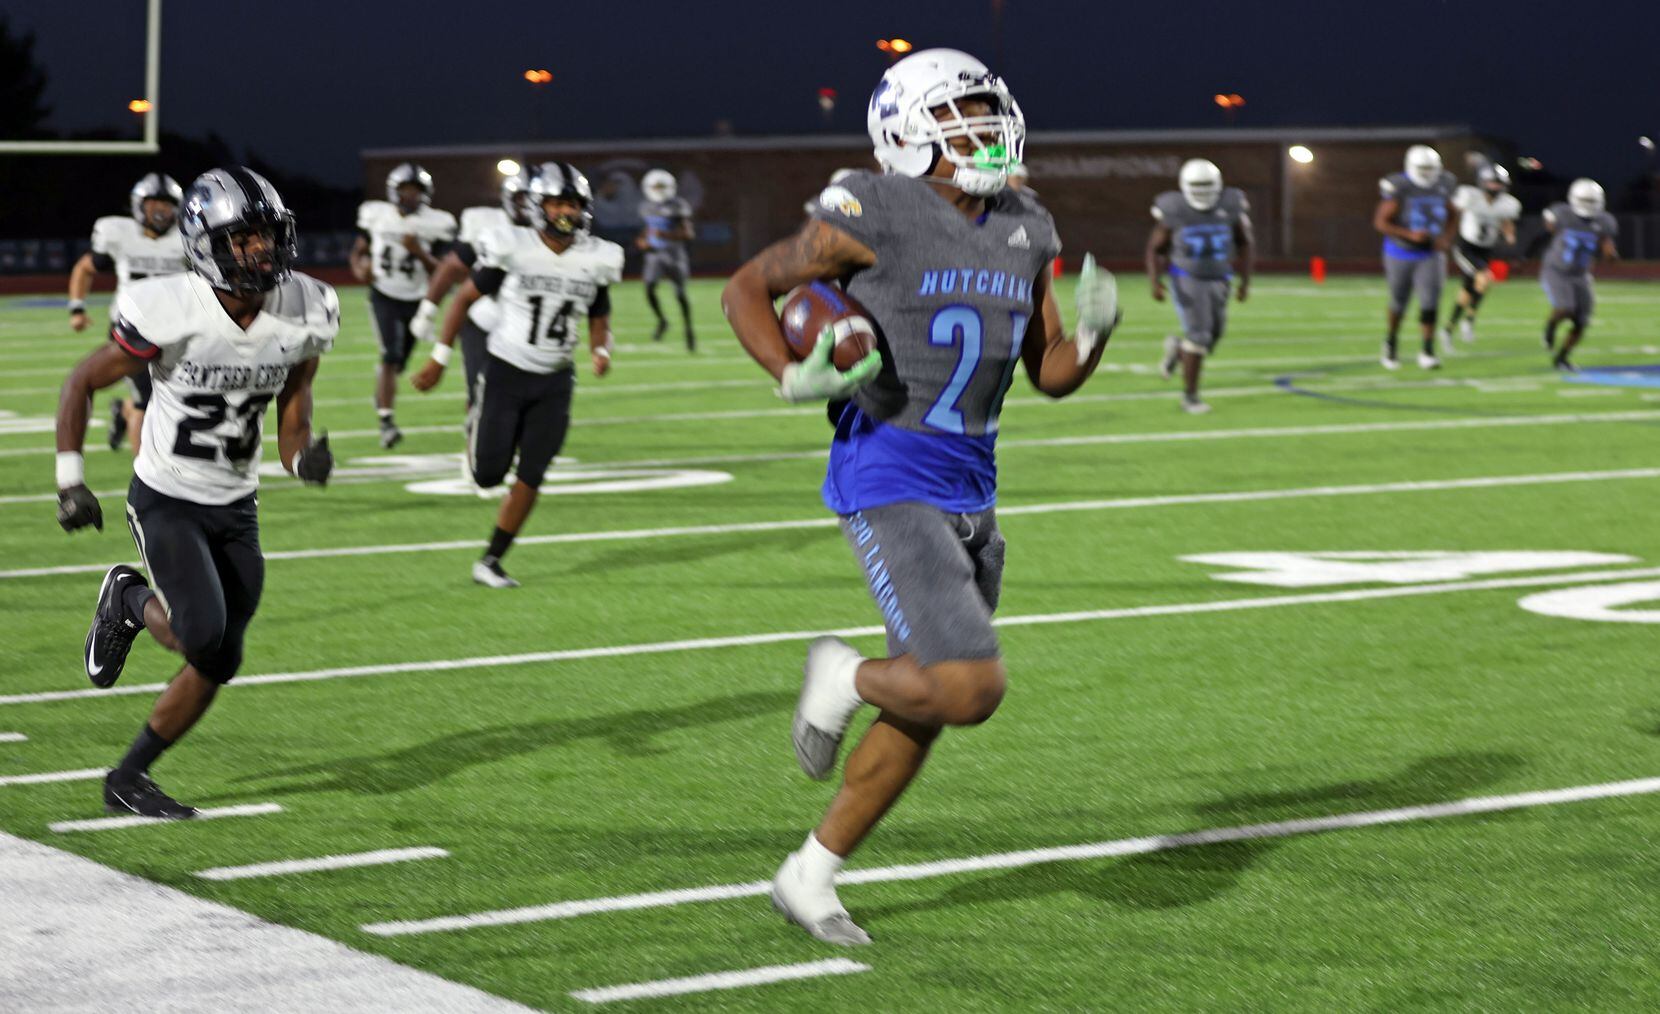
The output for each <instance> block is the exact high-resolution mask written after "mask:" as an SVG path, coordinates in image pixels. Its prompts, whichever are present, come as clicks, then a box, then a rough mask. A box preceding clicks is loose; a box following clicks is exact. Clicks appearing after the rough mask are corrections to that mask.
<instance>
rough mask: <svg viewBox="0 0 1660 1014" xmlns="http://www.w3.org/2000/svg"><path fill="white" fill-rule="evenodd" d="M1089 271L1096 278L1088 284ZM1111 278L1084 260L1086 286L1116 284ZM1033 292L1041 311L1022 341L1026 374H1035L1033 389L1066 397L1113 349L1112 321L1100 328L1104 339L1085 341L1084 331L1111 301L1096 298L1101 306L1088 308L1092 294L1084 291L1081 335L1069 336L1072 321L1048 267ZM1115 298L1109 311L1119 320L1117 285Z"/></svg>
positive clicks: (1088, 259) (1090, 260) (1081, 295)
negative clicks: (1064, 316) (1063, 316)
mask: <svg viewBox="0 0 1660 1014" xmlns="http://www.w3.org/2000/svg"><path fill="white" fill-rule="evenodd" d="M1086 275H1087V276H1089V278H1090V281H1088V282H1087V283H1086V281H1085V276H1086ZM1101 276H1105V278H1104V279H1103V278H1102V277H1101ZM1110 279H1111V275H1110V274H1108V273H1107V272H1105V271H1100V270H1099V269H1097V268H1096V267H1095V259H1094V258H1093V257H1086V258H1085V259H1084V270H1083V272H1080V274H1079V281H1078V285H1079V288H1080V290H1083V289H1086V288H1093V287H1097V286H1100V285H1102V284H1113V283H1111V282H1110ZM1033 295H1034V297H1035V298H1036V300H1037V304H1038V312H1037V314H1036V315H1035V316H1033V318H1032V320H1031V323H1029V324H1027V325H1026V336H1025V338H1024V339H1023V340H1022V341H1021V343H1020V360H1021V362H1022V363H1023V364H1024V365H1025V367H1026V376H1028V377H1030V378H1031V381H1032V386H1033V387H1036V388H1037V389H1038V390H1039V391H1042V392H1043V393H1044V394H1047V395H1048V396H1049V397H1051V398H1064V397H1066V396H1067V395H1069V394H1071V393H1072V392H1073V391H1076V390H1077V389H1078V388H1080V387H1082V386H1083V383H1084V381H1086V380H1088V379H1089V375H1090V374H1092V373H1094V372H1095V368H1096V367H1097V366H1099V365H1100V363H1101V354H1102V353H1103V352H1105V351H1106V350H1107V338H1108V337H1109V336H1110V335H1111V333H1112V327H1111V325H1109V326H1107V327H1105V328H1104V329H1100V330H1099V332H1098V338H1090V339H1089V340H1088V341H1087V342H1085V341H1084V340H1083V333H1084V332H1085V331H1086V329H1088V325H1086V324H1085V323H1084V320H1083V318H1084V317H1085V316H1093V314H1095V313H1098V312H1101V311H1102V310H1104V309H1105V304H1104V303H1101V302H1100V300H1099V299H1096V300H1094V302H1095V303H1096V305H1095V306H1092V307H1090V308H1089V309H1087V310H1086V308H1085V306H1084V303H1085V301H1086V299H1087V298H1090V297H1089V296H1088V295H1087V294H1086V293H1085V292H1083V291H1080V293H1079V310H1080V314H1079V317H1080V320H1079V324H1078V331H1079V335H1078V336H1076V337H1074V338H1068V337H1067V334H1066V325H1065V324H1063V323H1062V322H1061V308H1060V305H1059V304H1058V303H1057V302H1056V301H1055V291H1054V288H1053V287H1052V286H1051V285H1050V281H1049V272H1047V271H1043V272H1039V274H1038V276H1037V279H1036V281H1035V284H1034V286H1033ZM1111 301H1112V303H1113V306H1112V308H1111V309H1110V310H1107V311H1106V312H1107V313H1108V315H1109V318H1110V320H1111V321H1112V322H1113V323H1116V321H1117V317H1118V313H1117V308H1116V304H1117V293H1116V287H1115V288H1114V292H1113V294H1112V297H1111ZM1092 322H1093V321H1092ZM1086 345H1087V348H1086Z"/></svg>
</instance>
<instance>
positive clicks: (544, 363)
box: [474, 226, 623, 373]
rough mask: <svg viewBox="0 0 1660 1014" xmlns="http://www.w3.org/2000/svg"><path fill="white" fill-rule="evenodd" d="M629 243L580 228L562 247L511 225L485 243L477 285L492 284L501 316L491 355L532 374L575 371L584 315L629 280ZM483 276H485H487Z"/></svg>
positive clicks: (480, 252)
mask: <svg viewBox="0 0 1660 1014" xmlns="http://www.w3.org/2000/svg"><path fill="white" fill-rule="evenodd" d="M622 270H623V249H622V247H620V246H618V245H617V244H615V243H612V242H610V241H608V240H603V239H599V238H597V237H594V236H590V235H587V234H584V233H578V234H577V235H576V238H575V239H574V240H573V241H572V243H571V245H570V246H569V247H567V248H566V250H565V252H564V253H562V254H560V253H554V252H553V250H551V249H550V248H549V247H548V245H547V244H546V243H545V242H543V241H542V237H541V234H540V233H538V232H537V231H536V230H535V229H530V228H526V227H523V226H509V227H507V228H503V229H497V230H494V231H493V232H491V233H489V234H488V235H487V236H485V237H484V238H483V240H482V241H481V242H480V244H479V246H478V266H477V268H476V270H475V274H474V284H477V285H480V289H481V291H482V290H483V289H484V288H487V287H488V284H489V283H494V284H497V285H499V286H500V288H499V289H498V290H496V292H495V296H496V303H497V304H498V305H499V306H500V307H501V319H500V320H498V321H497V322H496V326H495V328H494V329H493V330H491V332H490V343H489V349H490V354H491V355H492V356H495V357H496V358H497V359H501V360H504V361H506V362H508V363H511V364H513V365H514V366H517V367H518V368H519V369H521V370H525V371H528V372H530V373H553V372H555V371H557V370H564V369H569V368H570V365H571V350H572V349H574V348H575V347H576V344H577V341H578V340H579V338H580V337H581V335H580V334H579V331H580V328H579V327H578V318H579V317H580V318H584V319H585V318H587V317H588V316H589V315H590V314H591V313H594V312H595V307H596V306H598V307H602V308H603V307H605V306H608V305H609V301H610V295H609V293H608V292H607V288H608V287H609V286H611V285H614V284H616V283H617V282H619V281H621V280H622ZM481 280H482V281H481Z"/></svg>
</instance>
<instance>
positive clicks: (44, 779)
mask: <svg viewBox="0 0 1660 1014" xmlns="http://www.w3.org/2000/svg"><path fill="white" fill-rule="evenodd" d="M107 774H109V768H80V769H78V770H75V771H37V772H35V773H34V774H29V775H6V776H4V777H0V785H46V784H48V783H50V782H87V781H91V780H92V779H94V778H102V777H104V776H105V775H107Z"/></svg>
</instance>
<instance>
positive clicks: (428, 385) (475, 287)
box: [409, 268, 507, 391]
mask: <svg viewBox="0 0 1660 1014" xmlns="http://www.w3.org/2000/svg"><path fill="white" fill-rule="evenodd" d="M506 277H507V272H505V271H503V270H502V269H501V268H479V269H478V270H477V271H474V272H473V276H472V277H471V278H469V279H467V280H466V281H465V282H463V283H462V284H461V291H460V292H457V293H456V294H455V298H454V299H452V300H450V306H449V309H447V310H445V311H444V324H443V326H442V327H440V328H439V329H438V340H437V341H435V342H433V343H432V355H431V357H430V358H429V359H428V360H427V361H426V363H425V365H423V366H422V367H421V369H420V371H419V372H417V373H416V374H415V376H414V377H412V378H410V381H409V382H410V384H412V385H413V386H414V388H415V390H417V391H430V390H432V389H433V388H434V387H437V386H438V382H439V381H440V380H442V379H444V367H446V366H448V365H449V364H450V357H451V356H453V355H454V354H455V336H456V335H458V334H460V333H461V325H462V324H463V323H465V322H466V320H467V311H468V310H469V309H470V308H471V307H472V305H473V304H474V303H476V302H478V301H479V299H480V298H482V297H484V296H493V295H495V294H496V293H497V292H499V291H500V290H501V283H502V280H503V279H504V278H506Z"/></svg>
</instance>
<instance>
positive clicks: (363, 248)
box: [347, 232, 374, 282]
mask: <svg viewBox="0 0 1660 1014" xmlns="http://www.w3.org/2000/svg"><path fill="white" fill-rule="evenodd" d="M347 260H348V263H350V264H351V266H352V277H353V278H356V279H357V280H358V281H360V282H367V281H368V280H369V276H370V274H371V272H372V271H373V269H374V262H373V260H372V258H370V256H369V236H368V234H367V233H363V232H360V233H358V234H357V239H355V240H353V241H352V252H351V255H350V257H348V258H347Z"/></svg>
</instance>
